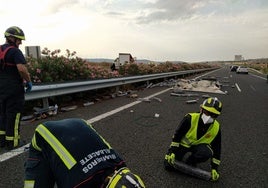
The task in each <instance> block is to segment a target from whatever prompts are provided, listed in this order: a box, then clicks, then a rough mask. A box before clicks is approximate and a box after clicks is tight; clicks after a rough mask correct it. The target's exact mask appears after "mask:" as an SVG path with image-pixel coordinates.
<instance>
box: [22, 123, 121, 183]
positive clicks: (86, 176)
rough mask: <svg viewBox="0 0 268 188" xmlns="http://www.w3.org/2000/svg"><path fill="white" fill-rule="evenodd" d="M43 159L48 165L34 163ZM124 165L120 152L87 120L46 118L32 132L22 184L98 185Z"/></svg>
mask: <svg viewBox="0 0 268 188" xmlns="http://www.w3.org/2000/svg"><path fill="white" fill-rule="evenodd" d="M42 162H45V164H47V165H37V164H34V163H42ZM123 166H125V162H124V161H123V159H122V158H121V157H120V156H119V154H118V153H116V151H115V150H114V149H113V148H112V147H111V146H110V144H109V143H108V142H106V141H105V140H104V139H103V138H102V137H101V136H100V135H99V134H98V133H97V132H96V131H95V130H94V128H93V127H92V126H91V125H89V124H87V123H86V121H84V120H81V119H65V120H61V121H48V122H45V123H43V124H40V125H38V127H37V128H36V131H35V134H34V136H33V139H32V143H31V146H30V151H29V158H28V160H27V162H26V172H25V174H26V177H25V187H46V188H50V187H51V188H53V187H54V183H55V182H56V184H57V187H58V188H69V187H100V186H101V184H102V183H103V181H104V179H105V178H106V177H107V176H108V175H110V173H111V172H113V171H114V170H115V169H119V168H121V167H123ZM39 173H40V175H38V176H37V175H36V174H39ZM42 174H44V175H42ZM44 184H45V185H44Z"/></svg>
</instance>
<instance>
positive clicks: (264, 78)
mask: <svg viewBox="0 0 268 188" xmlns="http://www.w3.org/2000/svg"><path fill="white" fill-rule="evenodd" d="M250 75H251V76H255V77H257V78H260V79H263V80H266V78H264V77H261V76H258V75H254V74H250Z"/></svg>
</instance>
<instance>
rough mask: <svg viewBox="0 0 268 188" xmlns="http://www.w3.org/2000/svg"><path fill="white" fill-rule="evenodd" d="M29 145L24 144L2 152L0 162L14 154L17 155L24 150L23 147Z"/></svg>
mask: <svg viewBox="0 0 268 188" xmlns="http://www.w3.org/2000/svg"><path fill="white" fill-rule="evenodd" d="M29 146H30V144H26V145H24V146H22V147H20V148H17V149H14V150H11V151H9V152H6V153H3V154H2V155H0V162H3V161H6V160H8V159H10V158H12V157H14V156H16V155H19V154H21V153H23V152H25V149H26V148H28V147H29Z"/></svg>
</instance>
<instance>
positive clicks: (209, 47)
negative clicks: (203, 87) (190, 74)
mask: <svg viewBox="0 0 268 188" xmlns="http://www.w3.org/2000/svg"><path fill="white" fill-rule="evenodd" d="M0 17H1V24H0V32H2V33H3V35H2V36H3V38H2V42H1V43H4V42H5V39H4V32H5V30H6V29H7V28H8V27H10V26H18V27H20V28H21V29H22V30H23V31H24V33H25V36H26V40H25V41H23V45H21V46H20V49H21V50H22V51H23V52H24V48H25V46H40V47H41V49H43V48H45V47H47V48H48V49H49V50H56V49H60V50H61V51H62V53H63V54H64V53H65V50H66V49H68V50H70V51H76V52H77V56H78V57H82V58H109V59H115V58H116V57H118V54H119V53H131V55H132V56H133V57H136V58H137V59H149V60H152V61H186V62H199V61H216V60H234V55H242V56H243V57H244V58H245V59H253V58H267V57H268V1H267V0H56V1H55V0H42V1H36V0H23V1H22V0H12V1H4V3H1V6H0Z"/></svg>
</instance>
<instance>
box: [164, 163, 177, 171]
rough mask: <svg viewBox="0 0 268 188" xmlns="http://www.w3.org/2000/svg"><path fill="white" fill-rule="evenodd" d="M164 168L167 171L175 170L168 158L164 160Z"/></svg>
mask: <svg viewBox="0 0 268 188" xmlns="http://www.w3.org/2000/svg"><path fill="white" fill-rule="evenodd" d="M164 169H165V170H166V171H175V168H174V167H173V166H171V165H170V164H169V163H168V162H167V160H164Z"/></svg>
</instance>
